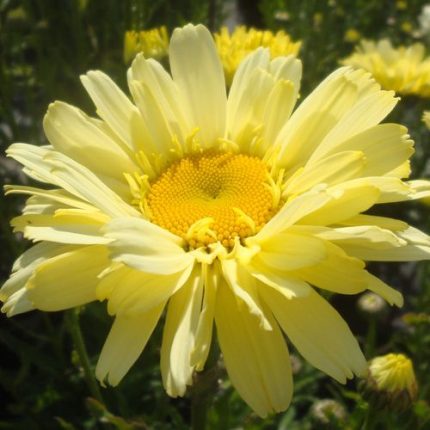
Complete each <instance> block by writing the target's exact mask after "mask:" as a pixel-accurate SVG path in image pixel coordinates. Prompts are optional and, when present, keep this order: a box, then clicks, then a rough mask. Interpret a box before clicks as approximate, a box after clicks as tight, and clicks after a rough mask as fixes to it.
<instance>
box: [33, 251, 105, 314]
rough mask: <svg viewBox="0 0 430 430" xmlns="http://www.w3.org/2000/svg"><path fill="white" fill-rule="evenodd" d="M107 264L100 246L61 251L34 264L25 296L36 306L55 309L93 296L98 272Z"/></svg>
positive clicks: (87, 301) (57, 309) (89, 299)
mask: <svg viewBox="0 0 430 430" xmlns="http://www.w3.org/2000/svg"><path fill="white" fill-rule="evenodd" d="M109 264H110V261H109V258H108V252H107V249H106V248H105V247H103V246H86V247H82V248H77V249H75V250H72V251H69V252H65V253H63V254H60V255H58V256H55V257H53V258H51V259H49V260H47V261H45V262H43V263H41V264H40V265H38V266H37V267H36V268H35V270H34V272H33V275H32V276H31V278H30V279H29V281H28V284H27V289H28V298H29V300H30V301H31V302H32V303H33V304H34V306H35V307H36V308H37V309H40V310H43V311H59V310H63V309H69V308H73V307H75V306H81V305H83V304H86V303H89V302H91V301H93V300H96V285H97V283H98V282H99V279H98V275H99V274H100V273H101V272H102V271H103V270H104V269H105V268H106V267H107V266H108V265H109Z"/></svg>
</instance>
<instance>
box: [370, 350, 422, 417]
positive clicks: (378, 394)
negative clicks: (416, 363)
mask: <svg viewBox="0 0 430 430" xmlns="http://www.w3.org/2000/svg"><path fill="white" fill-rule="evenodd" d="M365 385H366V389H365V393H366V394H368V395H369V396H368V397H369V401H370V402H371V403H374V404H375V405H376V406H378V407H387V408H389V409H396V410H406V409H408V408H409V407H410V406H411V404H412V403H413V402H414V401H415V399H416V397H417V392H418V386H417V381H416V379H415V373H414V368H413V364H412V361H411V360H410V359H409V358H408V357H406V356H405V355H403V354H387V355H383V356H379V357H375V358H374V359H372V360H370V362H369V372H368V376H367V380H366V383H365Z"/></svg>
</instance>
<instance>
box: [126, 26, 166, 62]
mask: <svg viewBox="0 0 430 430" xmlns="http://www.w3.org/2000/svg"><path fill="white" fill-rule="evenodd" d="M168 49H169V36H168V34H167V28H166V27H165V26H164V25H163V26H161V27H158V28H153V29H151V30H145V31H133V30H130V31H126V32H125V34H124V52H123V56H124V63H125V64H129V63H130V61H131V60H133V58H134V57H135V56H136V55H137V54H138V53H139V52H142V53H143V54H144V55H145V57H150V58H155V59H156V60H161V59H163V58H164V57H166V56H167V51H168Z"/></svg>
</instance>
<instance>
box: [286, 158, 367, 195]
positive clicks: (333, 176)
mask: <svg viewBox="0 0 430 430" xmlns="http://www.w3.org/2000/svg"><path fill="white" fill-rule="evenodd" d="M366 161H367V160H366V158H365V156H364V153H363V152H361V151H342V152H339V153H336V154H333V155H331V156H328V157H325V158H322V159H320V160H318V162H316V163H308V164H306V166H305V167H304V169H303V170H301V172H300V173H299V174H296V175H294V176H293V177H292V179H291V180H290V181H287V183H286V184H285V189H284V191H283V195H288V194H300V193H303V192H305V191H308V190H309V189H311V188H312V187H313V186H315V185H318V184H321V183H324V184H327V185H336V184H339V183H341V182H344V181H346V180H348V179H351V178H354V177H356V176H358V175H360V176H362V171H363V169H364V167H365V164H366Z"/></svg>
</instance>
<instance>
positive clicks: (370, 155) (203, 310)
mask: <svg viewBox="0 0 430 430" xmlns="http://www.w3.org/2000/svg"><path fill="white" fill-rule="evenodd" d="M163 37H164V36H163ZM163 37H161V36H160V38H161V39H163ZM157 38H158V36H157ZM157 40H158V39H157ZM258 44H262V45H263V46H268V47H269V48H266V49H265V48H259V49H255V48H256V47H257V45H258ZM169 45H170V46H169V61H170V72H171V73H169V72H167V71H166V70H165V69H164V68H163V67H162V66H161V64H159V63H158V62H157V61H154V60H153V59H147V58H145V55H142V54H138V55H137V57H136V58H135V60H134V61H133V63H132V64H131V67H130V68H129V70H128V73H127V79H128V86H129V89H130V93H131V97H132V100H133V101H131V100H130V98H129V97H127V96H126V95H125V94H124V93H123V92H122V91H121V90H120V89H119V87H118V86H117V85H116V84H115V83H114V82H113V81H112V80H111V79H110V78H109V77H108V76H107V75H105V74H104V73H102V72H100V71H91V72H88V73H87V74H86V75H84V76H82V83H83V85H84V87H85V89H86V90H87V92H88V94H89V96H90V97H91V98H92V100H93V102H94V104H95V105H96V108H97V113H98V115H99V116H100V119H97V120H95V119H94V118H91V117H88V116H87V115H85V114H84V113H83V112H82V111H81V110H79V109H77V108H75V107H74V106H71V105H68V104H66V103H62V102H55V103H53V104H52V105H50V107H49V109H48V112H47V114H46V116H45V118H44V123H43V124H44V130H45V133H46V136H47V138H48V140H49V142H50V145H48V146H43V147H36V146H33V145H28V144H22V143H16V144H14V145H12V146H11V147H10V148H9V149H8V155H9V156H10V157H13V158H14V159H16V160H17V161H18V162H20V163H21V164H22V165H23V166H24V170H25V172H26V174H28V175H29V176H30V177H31V178H33V179H35V180H38V181H41V182H43V183H44V184H48V185H50V186H51V188H50V189H46V187H44V188H37V187H30V186H10V187H8V188H7V192H8V193H18V194H27V195H30V197H29V198H28V200H27V203H26V206H25V208H24V210H23V214H22V215H21V216H18V217H16V218H15V219H13V220H12V225H13V226H14V229H15V231H19V232H22V233H23V234H24V236H25V237H26V238H28V239H30V240H33V241H36V242H38V243H37V244H36V245H34V246H33V247H32V248H30V249H29V250H28V251H26V252H25V253H24V254H23V255H22V256H21V257H20V258H18V260H17V261H16V262H15V264H14V266H13V273H12V275H11V277H10V279H9V280H8V281H7V282H6V283H5V284H4V286H3V287H2V289H1V292H0V299H1V300H2V301H3V302H4V305H3V308H2V310H3V312H6V313H7V314H8V315H9V316H12V315H16V314H19V313H22V312H27V311H30V310H32V309H40V310H45V311H58V310H63V309H67V308H71V307H74V306H80V305H84V304H87V303H89V302H91V301H94V300H100V301H102V300H106V301H107V310H108V312H109V314H110V315H113V316H115V320H114V323H113V326H112V329H111V331H110V333H109V335H108V337H107V340H106V343H105V345H104V347H103V349H102V352H101V355H100V358H99V361H98V364H97V368H96V376H97V377H98V379H99V380H100V381H101V382H102V383H103V382H107V383H110V384H112V385H116V384H118V383H119V382H120V381H121V379H122V378H123V377H124V376H125V374H126V373H127V372H128V370H129V369H130V367H131V366H132V365H133V364H134V362H135V361H136V360H137V358H138V357H139V355H140V354H141V352H142V350H143V349H144V347H145V345H146V343H147V341H148V339H149V337H150V336H151V333H152V331H153V329H154V327H155V326H156V324H157V323H158V321H159V320H160V317H161V315H162V314H163V312H164V311H166V318H165V325H164V332H163V340H162V345H161V374H162V379H163V384H164V387H165V389H166V391H167V392H168V393H169V394H170V395H171V396H174V397H176V396H182V395H184V393H185V391H186V389H187V386H189V385H190V384H191V383H192V380H193V378H192V377H193V373H194V372H195V371H200V370H202V369H203V368H204V366H205V363H206V359H207V357H208V352H209V348H210V345H211V342H212V336H213V331H214V329H215V327H216V331H217V338H218V340H219V344H220V347H221V350H222V353H223V358H224V362H225V366H226V369H227V372H228V374H229V376H230V379H231V381H232V383H233V384H234V386H235V387H236V388H237V390H238V391H239V393H240V394H241V396H242V397H243V398H244V399H245V401H246V402H247V403H248V404H249V405H250V406H251V407H252V408H253V409H254V410H255V411H256V412H257V413H258V414H259V415H260V416H266V415H267V414H268V413H271V412H277V411H282V410H284V409H285V408H287V407H288V405H289V403H290V400H291V396H292V391H293V382H292V371H291V365H290V360H289V352H288V347H287V343H286V342H285V338H284V335H286V336H287V337H288V339H289V340H290V341H291V342H292V343H293V344H294V345H295V347H296V348H297V350H298V351H299V352H300V354H301V355H302V356H303V357H304V358H305V359H307V360H308V361H309V362H310V363H311V364H312V365H314V366H315V367H317V368H318V369H321V370H322V371H324V372H325V373H327V374H328V375H330V376H332V377H333V378H335V379H336V380H338V381H340V382H342V383H344V382H346V380H347V379H348V378H352V377H353V376H354V375H364V374H365V373H366V369H367V363H366V360H365V358H364V356H363V353H362V352H361V350H360V347H359V344H358V342H357V340H356V339H355V337H354V336H353V335H352V333H351V331H350V329H349V328H348V326H347V324H346V323H345V321H344V320H343V319H342V317H341V316H340V315H339V314H338V312H337V311H336V310H335V309H334V308H333V307H332V306H331V305H330V304H329V303H328V302H327V301H326V300H325V299H324V298H323V296H322V295H321V294H320V293H319V289H322V290H328V291H330V292H334V293H339V294H358V293H361V292H363V291H366V290H370V291H373V292H374V293H376V294H378V295H379V296H381V297H383V298H384V299H385V300H386V301H387V302H388V303H389V304H390V305H396V306H401V305H402V303H403V298H402V295H401V294H400V293H399V292H398V291H396V290H394V289H393V288H391V287H390V286H388V285H386V284H385V283H384V282H383V281H381V280H380V279H378V278H376V277H375V276H373V275H372V274H371V273H370V272H368V271H367V269H366V262H367V261H402V260H406V261H415V260H422V259H430V237H429V236H427V235H426V234H424V233H422V232H420V231H419V230H417V229H415V228H413V227H411V226H409V225H408V224H406V223H405V222H403V221H399V220H396V219H393V218H388V217H382V216H375V215H371V214H369V213H367V211H368V209H370V208H371V207H373V206H374V205H379V204H383V203H391V202H402V201H410V200H415V199H419V198H422V197H427V196H429V195H430V183H429V182H428V181H424V180H407V178H408V176H409V173H410V168H409V158H410V156H411V155H412V154H413V152H414V150H413V142H412V141H411V139H410V137H409V135H408V134H407V130H406V128H405V127H403V126H401V125H399V124H390V123H387V124H381V121H382V120H383V119H384V118H385V117H386V116H387V115H388V114H389V113H390V112H391V111H392V109H393V108H394V107H395V105H396V103H397V101H398V99H397V98H396V97H395V95H394V93H393V92H392V91H384V90H382V89H381V88H380V86H379V85H378V84H377V83H376V82H375V81H374V80H373V78H372V77H371V75H370V74H369V73H367V72H365V71H363V70H361V69H360V70H353V69H351V68H349V67H342V68H339V69H338V70H336V71H334V72H333V73H332V74H330V75H329V76H328V77H327V78H326V79H325V80H324V81H323V82H322V83H321V84H320V85H319V86H318V87H317V88H316V89H315V91H314V92H313V93H312V94H310V95H309V96H308V97H307V98H306V99H305V100H303V101H302V102H301V104H300V105H299V106H298V107H297V108H296V109H294V107H295V104H296V102H297V99H298V94H299V90H300V80H301V74H302V65H301V62H300V60H298V59H296V58H295V57H294V55H289V56H285V54H288V53H293V54H295V53H296V52H297V50H298V48H299V43H292V42H291V41H290V39H289V38H288V36H287V35H286V34H285V33H278V34H277V35H272V34H270V33H267V32H257V31H250V32H249V33H248V32H245V30H244V29H243V28H242V29H238V30H237V31H236V32H234V33H233V35H232V36H231V37H230V35H229V34H228V32H227V31H226V30H222V31H221V33H219V34H218V35H216V36H215V41H214V39H213V37H212V35H211V34H210V32H209V31H208V30H207V29H206V28H205V27H204V26H202V25H197V26H194V25H191V24H189V25H186V26H185V27H183V28H178V29H176V30H175V31H174V32H173V35H172V38H171V40H170V43H169ZM163 46H165V44H163ZM239 46H240V48H243V49H239ZM232 50H233V51H232ZM236 51H237V52H236ZM250 51H252V52H251V53H250V54H249V55H248V56H247V57H246V58H244V59H243V57H244V56H245V55H246V54H247V53H249V52H250ZM157 52H158V51H157ZM229 52H236V54H235V55H233V56H232V58H231V63H228V64H227V66H226V63H224V65H223V62H222V60H223V59H224V61H226V58H227V57H228V56H229V55H230V54H229ZM274 57H276V58H274ZM236 62H237V64H236ZM226 67H227V72H226V75H227V82H228V83H229V84H230V90H229V91H228V92H227V85H226V77H225V74H224V70H225V69H226ZM236 68H237V70H236ZM233 70H236V72H235V73H234V75H233V74H232V73H233Z"/></svg>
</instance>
